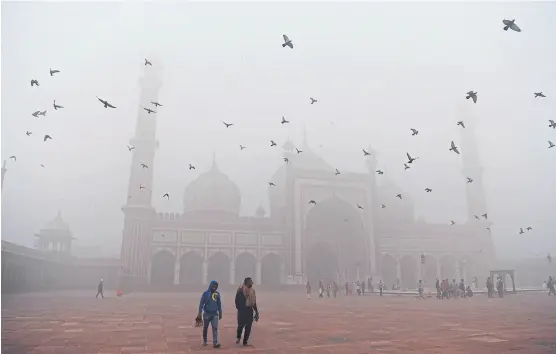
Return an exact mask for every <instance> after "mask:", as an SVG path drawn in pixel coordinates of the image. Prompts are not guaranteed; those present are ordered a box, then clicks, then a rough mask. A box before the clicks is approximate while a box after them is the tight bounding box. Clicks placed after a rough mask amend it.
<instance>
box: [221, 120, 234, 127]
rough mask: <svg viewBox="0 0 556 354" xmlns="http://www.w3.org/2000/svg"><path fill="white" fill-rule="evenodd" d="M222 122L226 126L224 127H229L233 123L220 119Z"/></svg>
mask: <svg viewBox="0 0 556 354" xmlns="http://www.w3.org/2000/svg"><path fill="white" fill-rule="evenodd" d="M222 123H224V125H225V126H226V128H229V127H231V126H232V125H234V123H226V122H224V121H222Z"/></svg>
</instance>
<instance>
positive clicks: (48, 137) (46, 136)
mask: <svg viewBox="0 0 556 354" xmlns="http://www.w3.org/2000/svg"><path fill="white" fill-rule="evenodd" d="M48 139H50V140H52V137H51V136H50V135H48V134H46V135H45V136H44V139H43V141H47V140H48Z"/></svg>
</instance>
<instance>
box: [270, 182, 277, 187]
mask: <svg viewBox="0 0 556 354" xmlns="http://www.w3.org/2000/svg"><path fill="white" fill-rule="evenodd" d="M268 185H269V186H271V187H276V185H275V184H274V182H268Z"/></svg>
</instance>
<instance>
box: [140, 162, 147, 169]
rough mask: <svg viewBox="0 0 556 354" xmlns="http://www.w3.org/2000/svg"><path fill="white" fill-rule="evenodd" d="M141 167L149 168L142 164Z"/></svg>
mask: <svg viewBox="0 0 556 354" xmlns="http://www.w3.org/2000/svg"><path fill="white" fill-rule="evenodd" d="M141 167H143V168H149V166H147V165H145V164H144V163H142V164H141Z"/></svg>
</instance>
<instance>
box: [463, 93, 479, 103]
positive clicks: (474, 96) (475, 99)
mask: <svg viewBox="0 0 556 354" xmlns="http://www.w3.org/2000/svg"><path fill="white" fill-rule="evenodd" d="M465 98H466V99H470V98H472V99H473V103H477V92H473V91H469V92H468V93H467V96H465Z"/></svg>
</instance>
